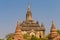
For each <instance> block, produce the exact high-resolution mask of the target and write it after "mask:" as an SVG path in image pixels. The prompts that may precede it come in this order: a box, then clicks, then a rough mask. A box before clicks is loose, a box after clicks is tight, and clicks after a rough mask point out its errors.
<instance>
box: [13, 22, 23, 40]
mask: <svg viewBox="0 0 60 40" xmlns="http://www.w3.org/2000/svg"><path fill="white" fill-rule="evenodd" d="M20 27H21V26H20V25H19V24H18V22H17V27H16V30H15V34H14V35H13V38H12V39H13V40H24V38H23V34H22V31H21V29H20Z"/></svg>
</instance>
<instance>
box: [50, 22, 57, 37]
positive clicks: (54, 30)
mask: <svg viewBox="0 0 60 40" xmlns="http://www.w3.org/2000/svg"><path fill="white" fill-rule="evenodd" d="M57 35H58V33H57V30H56V27H55V24H54V21H52V26H51V30H50V36H49V38H53V37H56V36H57Z"/></svg>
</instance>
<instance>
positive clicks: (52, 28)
mask: <svg viewBox="0 0 60 40" xmlns="http://www.w3.org/2000/svg"><path fill="white" fill-rule="evenodd" d="M54 31H56V28H55V24H54V21H52V26H51V32H54Z"/></svg>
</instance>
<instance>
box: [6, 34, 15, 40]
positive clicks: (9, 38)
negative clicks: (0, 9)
mask: <svg viewBox="0 0 60 40" xmlns="http://www.w3.org/2000/svg"><path fill="white" fill-rule="evenodd" d="M13 35H14V34H13V33H10V34H8V35H7V36H6V39H7V40H12V36H13Z"/></svg>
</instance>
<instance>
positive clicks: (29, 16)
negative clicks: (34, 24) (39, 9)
mask: <svg viewBox="0 0 60 40" xmlns="http://www.w3.org/2000/svg"><path fill="white" fill-rule="evenodd" d="M26 20H27V21H29V20H32V13H31V10H30V4H28V10H27V14H26Z"/></svg>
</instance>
